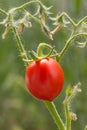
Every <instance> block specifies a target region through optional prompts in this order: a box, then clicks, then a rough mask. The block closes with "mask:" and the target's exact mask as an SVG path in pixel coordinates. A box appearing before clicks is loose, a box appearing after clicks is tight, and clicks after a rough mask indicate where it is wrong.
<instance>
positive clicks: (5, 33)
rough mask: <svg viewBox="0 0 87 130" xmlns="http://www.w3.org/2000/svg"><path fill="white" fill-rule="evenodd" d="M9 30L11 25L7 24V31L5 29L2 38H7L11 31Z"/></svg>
mask: <svg viewBox="0 0 87 130" xmlns="http://www.w3.org/2000/svg"><path fill="white" fill-rule="evenodd" d="M9 30H10V25H9V24H7V26H6V28H5V31H4V33H3V34H2V39H5V38H6V36H7V34H8V32H9Z"/></svg>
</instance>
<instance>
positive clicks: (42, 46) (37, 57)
mask: <svg viewBox="0 0 87 130" xmlns="http://www.w3.org/2000/svg"><path fill="white" fill-rule="evenodd" d="M54 48H55V47H54V46H53V47H52V46H51V45H49V44H46V43H40V44H39V46H38V48H37V53H36V52H34V51H33V50H32V51H29V55H30V57H31V59H32V60H30V61H39V60H42V59H45V58H49V57H54V58H56V59H57V58H58V56H59V54H58V53H57V52H56V50H55V49H54ZM46 49H47V50H48V51H49V52H48V53H47V54H44V53H43V51H44V50H46Z"/></svg>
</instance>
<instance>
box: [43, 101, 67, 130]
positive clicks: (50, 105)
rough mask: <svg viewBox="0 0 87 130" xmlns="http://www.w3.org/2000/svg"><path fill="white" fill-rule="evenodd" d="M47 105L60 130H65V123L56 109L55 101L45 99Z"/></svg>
mask: <svg viewBox="0 0 87 130" xmlns="http://www.w3.org/2000/svg"><path fill="white" fill-rule="evenodd" d="M44 103H45V105H46V106H47V108H48V110H49V112H50V113H51V115H52V117H53V119H54V121H55V123H56V125H57V127H58V128H59V130H65V127H64V124H63V122H62V120H61V118H60V116H59V114H58V111H57V110H56V107H55V105H54V103H53V102H48V101H44Z"/></svg>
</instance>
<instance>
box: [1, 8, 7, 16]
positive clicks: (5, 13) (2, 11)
mask: <svg viewBox="0 0 87 130" xmlns="http://www.w3.org/2000/svg"><path fill="white" fill-rule="evenodd" d="M0 12H1V13H3V14H4V15H8V13H7V12H5V11H4V10H2V9H1V8H0Z"/></svg>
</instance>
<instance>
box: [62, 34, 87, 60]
mask: <svg viewBox="0 0 87 130" xmlns="http://www.w3.org/2000/svg"><path fill="white" fill-rule="evenodd" d="M79 36H86V37H87V33H78V34H75V35H72V36H71V37H70V38H69V39H68V40H67V42H66V44H65V46H64V48H63V49H62V51H61V52H60V56H59V60H60V59H61V57H63V55H64V54H65V52H66V51H67V49H68V48H69V46H70V44H71V41H72V40H74V39H75V38H76V37H79Z"/></svg>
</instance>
